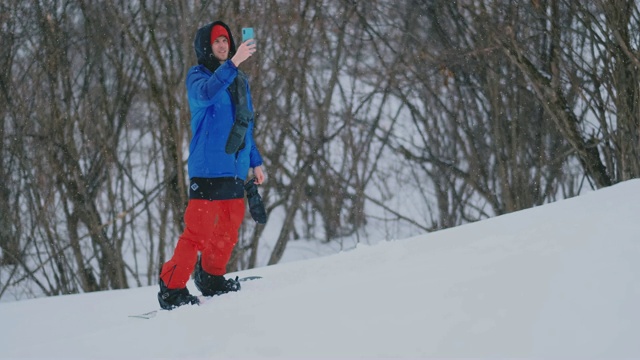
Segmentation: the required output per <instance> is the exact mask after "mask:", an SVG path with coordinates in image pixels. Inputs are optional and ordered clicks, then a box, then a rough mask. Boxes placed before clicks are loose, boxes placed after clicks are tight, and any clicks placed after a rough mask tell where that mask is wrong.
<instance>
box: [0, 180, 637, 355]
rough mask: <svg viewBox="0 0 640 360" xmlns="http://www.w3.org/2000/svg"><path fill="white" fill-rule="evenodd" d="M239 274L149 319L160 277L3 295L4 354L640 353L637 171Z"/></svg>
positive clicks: (0, 332)
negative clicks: (216, 290) (238, 281)
mask: <svg viewBox="0 0 640 360" xmlns="http://www.w3.org/2000/svg"><path fill="white" fill-rule="evenodd" d="M238 275H240V276H246V275H261V276H263V277H264V278H263V279H261V280H256V281H252V282H247V283H245V284H244V287H243V290H242V291H241V292H239V293H233V294H228V295H225V296H222V297H218V298H215V299H213V300H212V301H209V302H207V303H206V304H203V305H201V306H187V307H183V308H179V309H177V310H174V311H170V312H160V313H159V315H158V316H157V317H155V318H153V319H151V320H142V319H136V318H130V317H128V315H131V314H137V313H142V312H146V311H149V310H153V309H154V308H156V307H157V301H156V292H157V289H156V287H147V288H138V289H132V290H122V291H109V292H103V293H91V294H84V295H72V296H60V297H55V298H43V299H35V300H27V301H18V302H10V303H0V359H7V358H26V357H31V358H83V359H91V358H114V359H116V358H117V359H125V358H126V359H130V358H131V359H150V358H161V357H162V358H175V359H186V358H228V357H241V358H262V357H287V358H299V357H318V358H336V357H339V358H349V357H474V358H511V357H538V358H549V357H553V358H566V357H572V358H584V357H599V358H607V359H610V358H615V357H627V358H640V180H634V181H628V182H625V183H622V184H619V185H617V186H614V187H611V188H608V189H604V190H600V191H596V192H592V193H589V194H586V195H583V196H580V197H578V198H574V199H570V200H564V201H560V202H557V203H554V204H550V205H545V206H541V207H538V208H534V209H530V210H526V211H521V212H517V213H513V214H509V215H505V216H500V217H497V218H493V219H489V220H486V221H482V222H478V223H475V224H470V225H465V226H461V227H457V228H454V229H449V230H444V231H440V232H436V233H431V234H426V235H422V236H418V237H414V238H410V239H405V240H398V241H393V242H385V243H381V244H378V245H373V246H358V247H357V248H356V249H355V250H351V251H346V252H342V253H340V254H337V255H332V256H327V257H322V258H316V259H311V260H304V261H297V262H290V263H286V264H282V265H277V266H271V267H264V268H258V269H253V270H251V271H244V272H242V273H238ZM189 287H190V289H191V290H192V291H193V292H195V291H196V290H195V288H194V286H193V284H192V283H190V284H189Z"/></svg>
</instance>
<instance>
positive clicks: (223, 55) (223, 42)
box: [211, 36, 229, 62]
mask: <svg viewBox="0 0 640 360" xmlns="http://www.w3.org/2000/svg"><path fill="white" fill-rule="evenodd" d="M211 51H213V56H215V57H216V59H218V60H219V61H221V62H222V61H226V60H227V58H228V57H229V42H228V41H227V38H226V37H224V36H219V37H218V38H217V39H215V40H214V41H213V44H211Z"/></svg>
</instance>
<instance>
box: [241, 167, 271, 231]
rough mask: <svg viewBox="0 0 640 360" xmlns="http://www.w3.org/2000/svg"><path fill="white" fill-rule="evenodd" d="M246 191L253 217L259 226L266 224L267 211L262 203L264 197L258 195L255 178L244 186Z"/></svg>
mask: <svg viewBox="0 0 640 360" xmlns="http://www.w3.org/2000/svg"><path fill="white" fill-rule="evenodd" d="M244 190H245V191H246V192H247V202H248V203H249V212H250V213H251V217H252V218H253V220H255V221H256V222H257V223H258V224H266V223H267V210H265V208H264V204H263V203H262V197H261V196H260V194H258V185H256V183H255V178H253V179H251V180H249V181H247V183H246V184H244Z"/></svg>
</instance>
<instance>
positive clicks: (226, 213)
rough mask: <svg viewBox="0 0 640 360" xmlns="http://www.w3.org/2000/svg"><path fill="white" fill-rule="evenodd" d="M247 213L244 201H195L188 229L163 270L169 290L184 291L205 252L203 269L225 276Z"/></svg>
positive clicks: (189, 208) (189, 207) (188, 214)
mask: <svg viewBox="0 0 640 360" xmlns="http://www.w3.org/2000/svg"><path fill="white" fill-rule="evenodd" d="M244 213H245V204H244V199H230V200H214V201H209V200H200V199H191V200H189V204H188V205H187V210H186V211H185V214H184V222H185V229H184V232H183V233H182V235H180V238H179V239H178V244H177V245H176V249H175V250H174V252H173V257H172V258H171V260H169V261H167V262H166V263H165V264H164V265H163V266H162V270H161V271H160V279H162V281H163V282H164V283H165V285H167V288H169V289H180V288H184V287H186V285H187V281H189V277H190V276H191V273H192V272H193V269H194V268H195V264H196V261H197V260H198V252H201V253H202V254H201V261H202V269H203V270H204V271H205V272H207V273H209V274H211V275H224V274H225V273H226V272H227V271H226V267H227V263H228V262H229V258H230V257H231V252H232V251H233V247H234V246H235V245H236V243H237V242H238V230H239V229H240V225H241V224H242V220H243V219H244Z"/></svg>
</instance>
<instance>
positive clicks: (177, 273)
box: [158, 21, 264, 309]
mask: <svg viewBox="0 0 640 360" xmlns="http://www.w3.org/2000/svg"><path fill="white" fill-rule="evenodd" d="M194 46H195V51H196V55H197V57H198V65H196V66H194V67H192V68H191V69H190V70H189V73H188V74H187V81H186V83H187V94H188V98H189V108H190V110H191V130H192V133H193V138H192V139H191V144H190V147H189V152H190V154H189V162H188V167H189V177H190V179H191V184H190V187H189V204H188V206H187V209H186V211H185V215H184V221H185V229H184V232H183V233H182V235H181V236H180V238H179V240H178V243H177V245H176V248H175V251H174V253H173V256H172V258H171V259H170V260H169V261H168V262H166V263H165V264H164V265H163V266H162V270H161V272H160V281H159V285H160V292H159V293H158V301H159V302H160V306H161V307H162V308H164V309H173V308H174V307H177V306H181V305H185V304H197V303H198V298H197V297H195V296H193V295H191V294H190V293H189V290H187V288H186V284H187V281H188V280H189V277H190V276H191V274H192V272H193V271H194V269H195V270H196V273H195V284H196V287H197V288H198V289H199V290H200V291H201V292H202V294H203V295H205V296H212V295H216V294H221V293H225V292H229V291H237V290H239V289H240V284H239V283H238V282H237V281H236V280H234V279H225V277H224V274H225V273H226V266H227V263H228V262H229V258H230V257H231V252H232V251H233V248H234V246H235V244H236V243H237V242H238V230H239V228H240V225H241V223H242V220H243V218H244V214H245V203H244V182H245V180H246V178H247V176H248V174H249V169H250V168H253V173H254V175H255V183H256V184H261V183H262V182H263V181H264V172H263V170H262V157H261V155H260V152H259V151H258V148H257V147H256V144H255V142H254V139H253V105H252V104H251V94H250V92H249V84H248V81H247V76H246V75H245V74H244V73H243V72H242V71H240V70H239V69H238V66H240V64H242V62H244V61H245V60H246V59H248V58H249V57H250V56H251V55H253V53H254V52H255V51H256V45H255V42H254V41H253V40H248V41H246V42H245V43H242V44H240V46H238V48H237V49H236V46H235V43H234V41H233V37H232V36H231V30H230V29H229V27H228V26H227V25H226V24H224V23H223V22H221V21H216V22H213V23H211V24H208V25H206V26H204V27H202V28H200V29H199V30H198V32H197V33H196V38H195V42H194ZM198 253H200V254H201V257H200V261H198ZM196 263H197V264H196Z"/></svg>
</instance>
